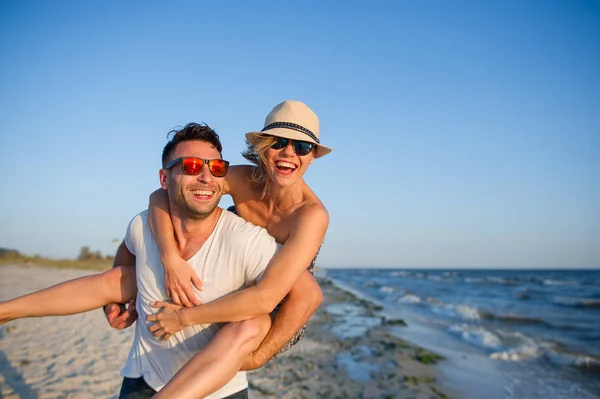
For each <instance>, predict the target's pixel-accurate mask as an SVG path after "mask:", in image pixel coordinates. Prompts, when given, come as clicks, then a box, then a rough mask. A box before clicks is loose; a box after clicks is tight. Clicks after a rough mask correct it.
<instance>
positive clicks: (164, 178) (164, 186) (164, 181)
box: [158, 169, 169, 190]
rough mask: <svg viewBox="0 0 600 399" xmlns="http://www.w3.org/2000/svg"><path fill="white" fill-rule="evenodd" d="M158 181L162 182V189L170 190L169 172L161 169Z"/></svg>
mask: <svg viewBox="0 0 600 399" xmlns="http://www.w3.org/2000/svg"><path fill="white" fill-rule="evenodd" d="M158 180H159V181H160V188H162V189H163V190H166V189H168V188H169V185H168V184H167V171H166V170H164V169H159V171H158Z"/></svg>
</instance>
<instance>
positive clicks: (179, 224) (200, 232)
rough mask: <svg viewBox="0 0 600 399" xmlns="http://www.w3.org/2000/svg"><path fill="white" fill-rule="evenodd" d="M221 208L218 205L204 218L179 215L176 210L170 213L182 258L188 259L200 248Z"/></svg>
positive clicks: (208, 235) (209, 233)
mask: <svg viewBox="0 0 600 399" xmlns="http://www.w3.org/2000/svg"><path fill="white" fill-rule="evenodd" d="M222 213H223V210H222V209H221V208H219V207H217V208H215V210H214V211H213V212H212V213H211V214H210V215H208V216H207V217H206V218H204V219H191V218H189V217H184V216H182V215H179V214H178V212H177V211H173V212H172V214H171V221H172V222H173V230H174V232H175V240H176V241H177V246H178V249H179V253H180V255H181V257H182V258H183V259H186V260H187V259H189V258H191V257H192V256H194V254H195V253H196V252H198V251H199V250H200V248H202V245H203V244H204V242H205V241H206V240H207V239H208V237H210V235H211V234H212V232H213V231H214V229H215V226H216V225H217V222H218V221H219V217H220V216H221V214H222Z"/></svg>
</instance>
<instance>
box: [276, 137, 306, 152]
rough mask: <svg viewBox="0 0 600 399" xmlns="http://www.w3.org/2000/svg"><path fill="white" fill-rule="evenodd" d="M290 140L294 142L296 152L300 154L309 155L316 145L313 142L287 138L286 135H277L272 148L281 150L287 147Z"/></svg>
mask: <svg viewBox="0 0 600 399" xmlns="http://www.w3.org/2000/svg"><path fill="white" fill-rule="evenodd" d="M290 141H291V142H292V146H293V147H294V151H296V154H298V155H299V156H304V155H308V154H309V153H310V152H311V151H312V149H313V148H314V147H315V145H314V144H313V143H309V142H306V141H298V140H292V139H286V138H285V137H275V142H274V143H273V145H272V146H271V148H273V149H275V150H281V149H282V148H285V147H287V145H288V143H289V142H290Z"/></svg>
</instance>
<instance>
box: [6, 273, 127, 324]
mask: <svg viewBox="0 0 600 399" xmlns="http://www.w3.org/2000/svg"><path fill="white" fill-rule="evenodd" d="M136 294H137V286H136V281H135V266H119V267H115V268H113V269H111V270H108V271H105V272H104V273H99V274H94V275H90V276H85V277H80V278H77V279H74V280H69V281H65V282H64V283H60V284H57V285H54V286H52V287H49V288H46V289H43V290H41V291H36V292H33V293H31V294H27V295H23V296H20V297H18V298H15V299H11V300H8V301H3V302H0V325H1V324H4V323H6V322H9V321H11V320H16V319H22V318H25V317H39V316H63V315H70V314H75V313H82V312H86V311H88V310H93V309H97V308H99V307H102V306H104V305H107V304H109V303H113V302H117V303H125V302H129V301H130V300H132V299H134V298H135V296H136Z"/></svg>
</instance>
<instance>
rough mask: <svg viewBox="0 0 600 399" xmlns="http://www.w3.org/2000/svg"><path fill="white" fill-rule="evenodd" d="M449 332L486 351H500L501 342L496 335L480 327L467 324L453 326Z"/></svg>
mask: <svg viewBox="0 0 600 399" xmlns="http://www.w3.org/2000/svg"><path fill="white" fill-rule="evenodd" d="M450 332H452V333H454V334H458V335H459V336H460V337H461V338H462V339H464V340H465V341H467V342H470V343H472V344H475V345H477V346H479V347H482V348H486V349H494V350H499V349H502V341H501V339H500V337H498V335H496V334H494V333H493V332H491V331H489V330H486V329H485V328H483V327H481V326H470V325H468V324H460V325H453V326H451V327H450Z"/></svg>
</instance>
